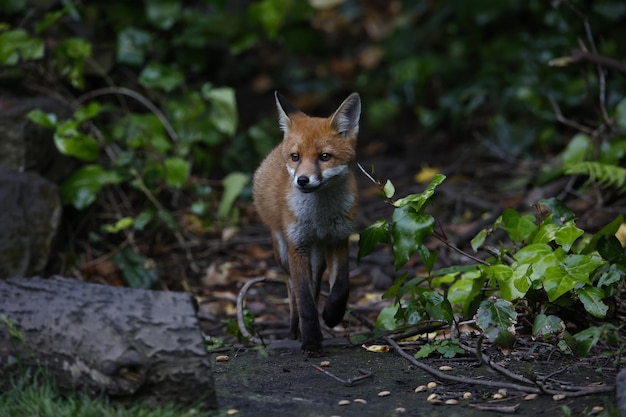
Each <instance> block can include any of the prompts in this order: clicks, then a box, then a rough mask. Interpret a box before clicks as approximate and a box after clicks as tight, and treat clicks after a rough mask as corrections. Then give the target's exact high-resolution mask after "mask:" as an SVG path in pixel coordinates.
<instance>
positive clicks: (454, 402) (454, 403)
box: [445, 398, 459, 405]
mask: <svg viewBox="0 0 626 417" xmlns="http://www.w3.org/2000/svg"><path fill="white" fill-rule="evenodd" d="M445 403H446V404H447V405H457V404H458V403H459V400H456V399H454V398H449V399H447V400H446V401H445Z"/></svg>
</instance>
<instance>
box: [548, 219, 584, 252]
mask: <svg viewBox="0 0 626 417" xmlns="http://www.w3.org/2000/svg"><path fill="white" fill-rule="evenodd" d="M584 233H585V232H584V231H583V230H581V229H579V228H578V227H576V225H575V224H574V222H573V221H571V220H570V221H568V222H567V223H565V224H564V225H563V226H562V227H560V228H559V229H558V230H557V231H556V232H555V233H554V241H555V242H556V243H557V244H558V245H561V246H562V247H563V250H564V251H565V252H569V250H570V249H571V247H572V245H573V244H574V242H575V241H576V239H578V238H579V237H581V236H582V235H583V234H584Z"/></svg>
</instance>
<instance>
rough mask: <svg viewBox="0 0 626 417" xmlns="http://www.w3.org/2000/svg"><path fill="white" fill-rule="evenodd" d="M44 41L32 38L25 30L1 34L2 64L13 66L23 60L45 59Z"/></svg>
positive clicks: (0, 57)
mask: <svg viewBox="0 0 626 417" xmlns="http://www.w3.org/2000/svg"><path fill="white" fill-rule="evenodd" d="M43 53H44V45H43V40H41V39H35V38H31V37H30V36H29V35H28V32H26V31H25V30H24V29H16V30H10V31H7V32H3V33H0V64H2V65H7V66H13V65H16V64H18V63H19V61H20V58H21V59H23V60H29V59H41V58H43Z"/></svg>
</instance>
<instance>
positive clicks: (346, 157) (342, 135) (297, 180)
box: [275, 92, 361, 193]
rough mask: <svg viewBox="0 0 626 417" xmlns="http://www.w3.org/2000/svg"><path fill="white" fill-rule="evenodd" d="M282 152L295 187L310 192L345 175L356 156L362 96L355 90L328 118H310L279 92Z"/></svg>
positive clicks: (277, 98) (347, 173)
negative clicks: (282, 134) (282, 136)
mask: <svg viewBox="0 0 626 417" xmlns="http://www.w3.org/2000/svg"><path fill="white" fill-rule="evenodd" d="M275 95H276V106H277V107H278V121H279V124H280V128H281V129H282V131H283V133H284V138H283V142H282V155H283V158H284V159H285V163H286V165H287V171H288V172H289V175H290V177H291V181H292V184H293V186H294V187H296V188H297V189H298V190H300V191H302V192H305V193H309V192H313V191H316V190H318V189H319V188H321V187H323V186H325V185H327V184H330V183H332V182H334V181H335V180H337V179H339V178H345V177H347V176H348V175H349V173H350V167H351V165H352V163H353V162H354V158H355V147H356V138H357V134H358V132H359V118H360V116H361V99H360V97H359V95H358V94H357V93H352V94H350V96H348V98H346V99H345V100H344V102H343V103H341V105H340V106H339V108H337V110H336V111H335V112H334V113H333V114H332V116H330V117H328V118H319V117H309V116H307V115H306V114H304V113H303V112H301V111H300V110H298V109H297V108H296V107H295V106H293V105H292V104H291V103H289V102H288V101H287V100H286V99H285V98H284V97H283V96H282V95H280V94H279V93H278V92H276V93H275Z"/></svg>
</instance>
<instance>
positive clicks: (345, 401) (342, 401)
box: [337, 400, 350, 405]
mask: <svg viewBox="0 0 626 417" xmlns="http://www.w3.org/2000/svg"><path fill="white" fill-rule="evenodd" d="M337 405H350V400H341V401H339V402H338V403H337Z"/></svg>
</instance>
